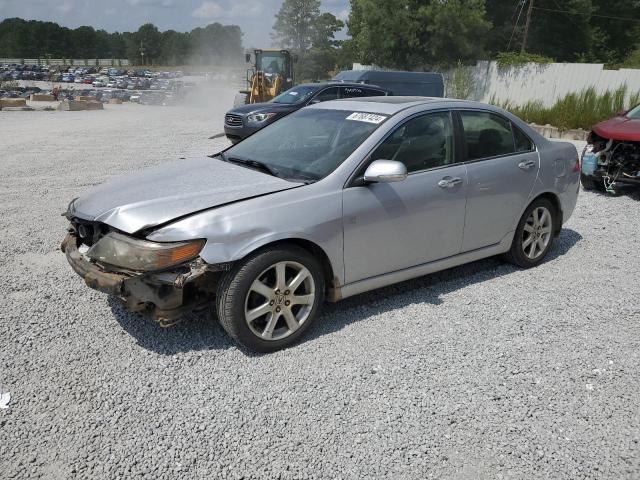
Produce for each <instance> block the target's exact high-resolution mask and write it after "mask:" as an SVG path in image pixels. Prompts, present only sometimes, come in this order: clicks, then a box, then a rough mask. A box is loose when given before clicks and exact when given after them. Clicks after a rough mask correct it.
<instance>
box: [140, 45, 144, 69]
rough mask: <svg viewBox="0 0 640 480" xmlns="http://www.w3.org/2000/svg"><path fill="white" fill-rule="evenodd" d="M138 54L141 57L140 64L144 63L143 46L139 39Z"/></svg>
mask: <svg viewBox="0 0 640 480" xmlns="http://www.w3.org/2000/svg"><path fill="white" fill-rule="evenodd" d="M140 56H141V57H142V65H144V47H143V46H142V41H140Z"/></svg>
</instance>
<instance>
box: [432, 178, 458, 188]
mask: <svg viewBox="0 0 640 480" xmlns="http://www.w3.org/2000/svg"><path fill="white" fill-rule="evenodd" d="M461 183H462V179H461V178H460V177H444V178H443V179H442V180H440V181H439V182H438V186H439V187H442V188H453V187H455V186H456V185H460V184H461Z"/></svg>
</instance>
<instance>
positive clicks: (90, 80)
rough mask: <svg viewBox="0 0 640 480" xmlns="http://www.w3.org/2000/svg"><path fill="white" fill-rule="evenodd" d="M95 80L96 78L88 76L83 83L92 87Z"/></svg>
mask: <svg viewBox="0 0 640 480" xmlns="http://www.w3.org/2000/svg"><path fill="white" fill-rule="evenodd" d="M95 79H96V78H95V77H92V76H90V75H88V76H86V77H84V80H82V83H86V84H89V85H91V84H92V83H93V81H94V80H95Z"/></svg>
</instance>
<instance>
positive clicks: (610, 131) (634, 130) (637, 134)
mask: <svg viewBox="0 0 640 480" xmlns="http://www.w3.org/2000/svg"><path fill="white" fill-rule="evenodd" d="M593 131H594V132H595V133H596V134H597V135H599V136H601V137H602V138H608V139H610V140H626V141H630V142H640V119H637V118H628V117H615V118H612V119H610V120H606V121H604V122H600V123H598V124H597V125H595V126H594V127H593Z"/></svg>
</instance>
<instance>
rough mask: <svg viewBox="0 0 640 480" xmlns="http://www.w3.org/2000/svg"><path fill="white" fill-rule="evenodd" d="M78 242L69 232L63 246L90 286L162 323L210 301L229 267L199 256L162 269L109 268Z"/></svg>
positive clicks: (127, 307) (77, 271)
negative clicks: (167, 268) (210, 262)
mask: <svg viewBox="0 0 640 480" xmlns="http://www.w3.org/2000/svg"><path fill="white" fill-rule="evenodd" d="M79 245H80V242H79V239H78V237H77V235H76V234H75V233H74V232H69V233H68V234H67V236H66V237H65V239H64V241H63V242H62V245H61V246H60V248H61V250H62V251H63V252H64V253H65V255H66V257H67V261H68V262H69V265H71V268H73V270H74V271H75V272H76V273H77V274H78V275H80V276H81V277H82V278H83V279H84V281H85V283H86V284H87V286H89V287H90V288H93V289H94V290H98V291H100V292H103V293H106V294H109V295H112V296H114V297H117V298H119V299H120V300H121V301H122V303H123V306H124V307H125V308H126V309H127V310H130V311H135V312H148V313H151V315H152V316H153V318H154V319H155V320H156V321H158V322H159V323H160V324H161V325H163V326H165V325H166V326H168V325H171V324H173V323H175V321H176V320H177V319H179V318H180V317H182V316H183V315H184V314H186V313H188V312H191V311H193V310H197V309H198V308H201V307H203V306H205V305H206V304H207V302H209V301H211V299H212V296H213V295H214V294H215V289H216V285H217V280H218V277H219V274H220V272H221V271H222V270H226V269H228V266H227V265H208V264H206V263H204V262H203V261H202V260H200V259H197V260H194V261H192V262H190V263H189V264H187V265H182V266H179V267H176V268H173V269H171V270H168V271H162V272H145V273H138V272H124V271H109V270H107V269H106V268H105V267H103V266H101V265H98V264H96V263H94V262H92V261H90V260H89V259H87V257H86V256H85V255H83V254H82V252H80V250H79V249H78V247H79Z"/></svg>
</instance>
